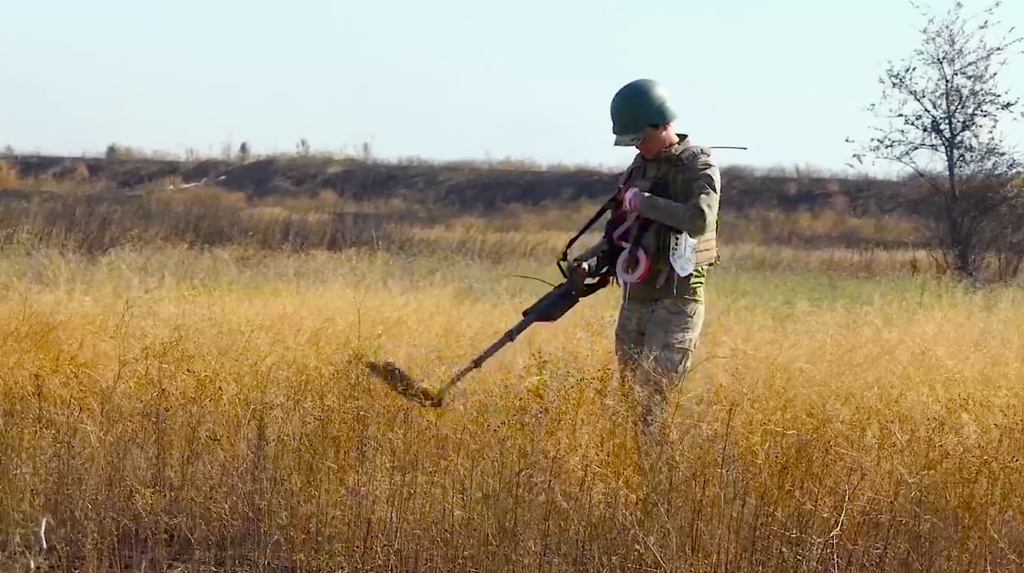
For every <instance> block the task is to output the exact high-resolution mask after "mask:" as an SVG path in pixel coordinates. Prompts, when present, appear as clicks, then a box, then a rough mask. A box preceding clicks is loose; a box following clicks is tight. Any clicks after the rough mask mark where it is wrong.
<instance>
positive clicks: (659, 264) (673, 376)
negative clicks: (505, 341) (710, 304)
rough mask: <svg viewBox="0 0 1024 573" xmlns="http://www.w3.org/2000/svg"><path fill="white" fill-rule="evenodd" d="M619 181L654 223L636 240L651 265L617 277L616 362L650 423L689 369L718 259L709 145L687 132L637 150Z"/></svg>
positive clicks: (716, 181) (716, 192)
mask: <svg viewBox="0 0 1024 573" xmlns="http://www.w3.org/2000/svg"><path fill="white" fill-rule="evenodd" d="M655 182H659V183H664V184H662V185H655ZM624 183H625V185H626V186H627V187H638V188H639V189H640V191H642V192H644V193H643V194H641V195H640V197H639V199H638V200H637V215H638V216H639V217H643V218H646V219H650V220H652V221H654V222H655V223H658V224H657V225H655V226H654V227H652V228H651V229H650V230H649V231H648V232H647V234H646V236H645V237H644V238H643V240H641V242H640V245H641V246H642V248H643V249H644V250H645V251H646V252H647V253H648V255H649V256H650V258H651V269H650V271H649V273H648V274H647V276H646V277H645V279H644V280H642V281H640V282H638V283H634V284H628V283H627V284H624V285H623V290H622V304H621V307H620V310H619V318H618V325H617V327H616V330H615V349H616V355H617V358H618V360H619V367H620V370H621V372H622V374H623V376H624V377H626V378H627V379H630V380H632V381H633V383H634V386H635V387H636V389H637V391H638V393H639V396H638V398H639V399H640V403H641V409H642V415H641V419H642V421H643V425H644V427H645V428H648V429H649V428H650V427H651V426H653V425H654V424H656V423H657V421H658V420H659V419H660V418H661V416H662V414H663V410H664V407H665V405H666V402H667V400H668V393H669V392H670V391H671V390H672V388H673V387H674V386H675V385H676V384H677V383H678V382H680V381H681V379H682V378H683V376H684V375H685V374H686V372H687V371H688V369H689V366H690V362H691V357H692V354H693V352H694V351H695V349H696V346H697V340H698V338H699V336H700V332H701V328H702V326H703V324H704V309H705V300H704V280H705V277H706V275H707V269H708V267H710V266H712V265H714V264H716V263H717V262H718V261H719V254H718V245H717V218H718V205H719V198H720V192H721V183H720V175H719V171H718V168H717V166H715V164H714V163H712V162H711V159H710V154H709V153H708V151H707V150H706V149H705V148H702V147H692V146H691V144H690V142H689V139H688V137H687V136H686V135H685V134H679V142H678V143H677V144H676V145H674V146H672V147H671V148H669V149H666V150H665V151H663V152H662V154H661V156H659V157H657V158H655V159H653V160H650V161H648V160H645V159H643V158H642V157H640V156H637V158H636V159H635V160H634V162H633V165H631V166H630V168H629V169H627V171H626V173H625V177H624ZM680 231H683V232H685V233H686V234H687V235H689V236H690V237H694V238H695V239H696V256H695V260H694V268H693V272H692V273H690V274H688V275H686V276H679V274H678V273H677V272H676V270H675V269H674V268H673V267H672V265H671V263H670V262H669V256H668V251H669V246H670V242H671V235H672V234H675V233H678V232H680Z"/></svg>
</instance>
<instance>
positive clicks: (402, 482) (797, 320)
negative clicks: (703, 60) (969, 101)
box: [0, 230, 1024, 571]
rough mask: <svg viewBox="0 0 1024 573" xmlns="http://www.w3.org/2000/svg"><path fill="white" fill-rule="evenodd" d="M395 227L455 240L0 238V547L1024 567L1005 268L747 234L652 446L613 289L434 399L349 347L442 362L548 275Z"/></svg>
mask: <svg viewBox="0 0 1024 573" xmlns="http://www.w3.org/2000/svg"><path fill="white" fill-rule="evenodd" d="M418 232H419V233H420V235H417V236H415V237H414V239H415V240H420V241H427V242H433V244H434V245H435V246H437V247H438V248H442V249H445V248H447V249H448V251H447V252H444V251H442V252H440V253H438V254H437V255H436V256H428V255H421V256H419V257H415V258H409V257H407V258H402V257H399V256H391V255H387V254H383V253H373V252H354V251H353V252H342V253H335V254H328V253H323V252H313V253H308V254H296V253H292V254H288V253H284V252H272V251H259V250H253V249H250V248H242V247H224V248H217V249H207V250H203V251H192V250H186V249H183V248H178V247H160V246H157V245H152V246H142V247H136V248H132V249H126V250H123V251H113V252H110V253H107V254H105V255H102V256H86V255H73V254H67V253H63V254H62V253H59V252H57V251H50V250H43V249H24V248H18V247H16V246H15V247H8V248H7V249H5V250H4V251H3V252H0V348H2V352H0V531H2V532H3V536H2V537H0V563H3V565H0V568H2V569H3V570H4V571H7V570H12V571H13V570H27V567H28V563H29V559H32V560H33V561H34V563H36V564H37V565H40V564H43V563H48V564H52V565H54V566H56V567H57V568H59V569H62V570H71V569H75V570H85V571H101V570H103V571H106V570H122V571H141V570H143V567H145V571H163V570H172V569H173V570H177V568H179V567H185V568H186V569H185V570H189V571H199V570H200V568H201V566H209V567H214V568H216V569H217V570H253V569H261V568H263V567H270V568H275V567H277V566H283V567H285V568H289V567H290V569H287V570H303V571H319V570H330V571H347V570H404V571H436V570H445V571H448V570H457V571H513V570H514V571H527V570H532V571H580V570H587V571H629V570H674V571H968V570H970V571H985V570H993V571H995V570H1001V571H1006V570H1020V569H1022V561H1021V560H1022V559H1024V549H1022V547H1024V529H1022V510H1024V466H1022V458H1021V453H1020V452H1021V443H1022V440H1024V411H1022V410H1021V407H1020V403H1021V398H1022V391H1021V385H1020V381H1021V380H1022V379H1024V367H1022V364H1021V363H1022V360H1021V357H1022V356H1024V326H1022V325H1024V304H1022V303H1024V295H1022V294H1021V293H1020V292H1019V291H1018V290H1015V289H1009V288H1005V289H997V290H992V291H989V292H986V293H980V294H974V293H967V292H962V291H961V290H960V289H957V288H954V287H950V286H943V285H939V284H935V283H931V282H929V281H928V280H926V279H924V278H920V277H919V278H917V279H911V278H900V279H896V278H885V277H884V276H883V275H881V274H876V275H874V276H872V277H869V278H867V279H856V278H844V279H839V278H835V275H831V274H829V273H826V272H823V271H821V270H819V271H816V272H810V271H809V270H808V269H809V267H806V266H805V267H802V268H801V269H794V268H791V267H790V266H787V265H786V264H783V263H785V261H787V260H789V261H791V262H792V261H798V260H799V259H800V257H799V256H798V255H796V254H793V253H786V252H783V251H775V252H774V255H772V254H771V253H767V252H760V251H757V249H755V248H754V247H747V251H746V253H747V255H746V256H747V258H740V259H739V260H741V261H748V262H749V261H751V260H755V259H756V260H760V261H762V263H763V264H761V265H753V264H747V265H742V264H740V265H735V266H732V267H729V266H724V267H722V268H721V269H720V270H718V271H717V272H716V273H715V274H714V275H713V276H712V278H711V280H710V287H709V304H710V307H709V315H708V322H707V327H706V330H705V333H704V336H703V338H702V346H701V348H700V352H699V355H698V357H697V363H698V367H697V369H696V371H695V373H694V376H693V377H692V379H690V380H689V381H688V382H687V384H686V385H685V386H684V387H683V388H681V389H679V391H678V392H677V393H676V395H675V396H674V399H675V402H676V403H675V404H674V405H675V406H676V407H675V408H674V409H673V416H672V419H671V421H670V428H671V435H670V438H671V439H670V441H669V443H668V446H667V447H666V448H665V449H661V450H655V451H645V450H643V449H642V448H641V447H640V444H641V442H640V441H639V440H638V438H637V436H636V435H635V431H634V430H633V429H632V424H631V420H632V410H631V409H630V403H629V402H628V400H627V399H626V398H625V396H624V395H623V394H622V393H621V392H619V391H618V389H617V383H616V378H615V365H614V361H613V357H612V339H611V337H612V330H613V326H614V320H615V311H616V304H615V303H616V294H617V293H616V292H615V291H614V290H612V289H609V290H607V291H605V292H602V293H600V294H598V295H595V296H594V297H591V298H589V299H586V300H585V301H584V302H582V303H581V304H580V306H578V307H577V308H576V309H574V310H573V311H572V312H571V313H570V314H569V315H568V316H567V317H566V318H565V319H564V320H562V321H560V322H558V323H555V324H543V325H537V326H534V327H533V328H531V329H530V330H528V331H527V333H526V334H524V335H523V336H522V337H521V338H520V339H519V340H518V341H517V342H515V343H514V344H513V345H512V346H509V347H506V348H505V349H504V350H502V351H501V353H499V354H498V355H497V356H496V357H495V358H493V359H492V360H491V361H490V362H488V363H487V364H486V365H485V366H484V367H483V369H481V370H479V371H477V372H475V373H474V374H473V375H471V376H470V377H469V378H467V379H466V380H465V381H464V382H463V383H462V384H461V385H460V386H457V387H456V389H455V390H454V392H453V394H452V395H451V402H450V404H449V405H448V406H447V407H445V408H443V409H423V408H419V407H417V406H414V405H411V404H410V403H408V402H405V401H403V400H402V399H401V398H399V397H397V396H396V395H395V394H393V393H392V392H391V391H390V390H388V389H387V388H386V387H385V386H384V385H383V384H380V383H379V382H377V381H375V380H372V379H370V378H368V377H367V375H366V373H365V371H364V369H363V367H362V360H364V359H383V358H392V359H394V360H396V361H397V362H398V363H399V364H401V365H402V366H403V367H405V368H407V369H408V370H409V371H411V372H413V373H414V374H416V375H417V376H420V377H422V378H424V379H426V380H427V383H428V384H429V385H432V386H436V385H437V384H439V383H440V382H441V380H443V378H444V377H445V376H447V375H449V374H450V373H452V372H453V371H454V370H456V369H457V368H459V367H461V366H462V365H464V364H465V363H467V362H468V361H469V359H470V358H472V356H473V355H474V354H476V353H477V352H479V351H480V350H482V349H483V348H484V347H485V346H486V345H488V344H489V343H490V342H491V341H493V340H494V339H496V338H497V337H499V336H500V335H501V334H502V333H503V332H504V330H505V329H506V328H508V327H510V326H511V325H512V324H513V323H514V322H515V321H516V320H518V319H519V312H520V311H521V310H522V309H523V308H525V306H526V305H528V304H530V303H532V302H533V301H534V300H535V299H536V297H538V296H540V295H541V294H543V293H544V292H545V291H546V289H547V287H546V286H544V285H543V284H540V283H537V282H535V281H528V280H523V279H518V278H514V277H512V275H514V274H528V275H534V276H540V277H542V278H545V279H547V280H554V279H555V278H556V277H555V273H554V272H553V269H552V267H551V266H550V265H549V263H548V262H547V261H549V260H551V257H553V252H543V254H541V252H542V251H543V249H542V248H541V247H542V244H546V243H544V241H547V239H545V238H540V239H533V240H536V241H540V243H541V244H533V243H530V240H526V239H524V240H523V241H522V242H521V243H520V245H521V249H522V251H515V252H517V253H518V254H519V255H520V256H519V258H513V257H509V258H508V261H507V262H506V263H504V264H494V263H488V264H483V263H477V264H471V263H469V262H466V261H468V260H469V259H468V258H465V257H463V256H462V255H460V251H458V249H460V248H463V247H465V246H466V245H467V243H466V241H470V238H469V235H467V236H465V237H463V240H462V242H461V243H460V242H459V241H458V240H455V239H453V238H452V235H451V233H453V232H455V231H449V232H447V233H448V234H446V232H442V231H438V230H435V231H430V230H424V231H418ZM431 233H433V235H431ZM513 238H514V237H513ZM561 240H564V237H563V238H562V239H561ZM445 241H448V242H447V243H446V242H445ZM551 241H552V242H553V243H555V244H557V243H559V242H560V241H559V240H555V239H554V238H551ZM469 244H476V245H477V247H476V248H478V249H480V250H481V252H484V253H486V252H488V249H491V248H493V244H494V243H490V242H487V240H484V239H481V240H480V242H479V243H472V242H470V243H469ZM445 245H447V247H446V246H445ZM460 245H461V246H460ZM531 245H532V246H531ZM737 253H739V254H743V251H742V249H738V250H737ZM506 254H507V253H506ZM833 255H834V257H838V256H840V255H836V254H835V253H834V254H833ZM756 256H760V259H757V258H756ZM816 256H819V257H823V256H825V255H822V254H818V255H816ZM531 257H532V258H531ZM772 261H774V264H776V266H775V267H774V268H771V265H772V264H773V263H772ZM794 264H795V263H794ZM794 270H799V271H800V272H799V274H794V273H792V272H790V271H794ZM875 270H878V269H877V268H876V269H875ZM44 519H45V520H46V524H47V525H46V530H45V538H46V541H47V549H46V551H45V554H44V553H43V552H41V551H40V550H39V548H38V546H37V544H35V543H34V542H33V539H35V538H38V537H39V536H38V529H39V525H40V523H42V522H43V520H44ZM275 570H276V569H275Z"/></svg>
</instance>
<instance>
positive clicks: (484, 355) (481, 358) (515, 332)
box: [437, 316, 536, 402]
mask: <svg viewBox="0 0 1024 573" xmlns="http://www.w3.org/2000/svg"><path fill="white" fill-rule="evenodd" d="M534 322H536V318H534V317H533V316H528V317H526V318H524V319H523V320H520V321H519V322H518V323H516V325H515V326H513V327H512V328H510V329H509V330H508V332H506V333H505V335H504V336H502V337H501V338H499V339H498V340H496V341H494V343H493V344H491V345H490V346H488V347H487V349H486V350H484V351H483V352H481V353H480V354H479V355H477V356H476V358H474V359H473V360H472V361H471V362H470V363H469V364H467V365H466V366H465V367H463V368H462V370H459V371H458V372H457V373H456V374H455V376H453V377H452V378H451V379H450V380H448V381H447V382H445V383H444V384H443V385H441V387H440V388H439V389H438V391H437V401H438V402H444V397H445V395H446V394H448V390H449V389H451V388H452V387H453V386H455V385H456V384H458V382H459V381H460V380H462V379H463V378H465V377H466V375H467V374H469V373H470V372H472V371H473V370H476V369H477V368H480V367H481V366H483V364H484V362H487V360H488V359H489V358H490V357H492V356H494V355H495V354H496V353H497V352H498V351H499V350H501V349H502V347H504V346H505V345H507V344H510V343H512V342H514V341H515V339H516V338H518V337H519V335H520V334H522V333H523V331H524V330H526V329H527V328H529V327H530V325H531V324H533V323H534Z"/></svg>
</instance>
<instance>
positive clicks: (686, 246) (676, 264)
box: [668, 233, 697, 277]
mask: <svg viewBox="0 0 1024 573" xmlns="http://www.w3.org/2000/svg"><path fill="white" fill-rule="evenodd" d="M668 260H669V262H670V263H672V268H673V269H675V270H676V273H678V274H679V276H681V277H685V276H686V275H688V274H690V273H692V272H693V268H694V267H695V266H696V263H697V239H692V238H690V236H689V235H687V234H686V233H672V243H671V246H670V247H669V253H668Z"/></svg>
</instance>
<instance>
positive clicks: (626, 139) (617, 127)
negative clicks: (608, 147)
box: [611, 80, 677, 146]
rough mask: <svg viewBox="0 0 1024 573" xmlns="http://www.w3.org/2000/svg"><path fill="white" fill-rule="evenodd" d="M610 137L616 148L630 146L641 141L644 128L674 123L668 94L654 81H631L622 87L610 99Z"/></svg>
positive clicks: (673, 111)
mask: <svg viewBox="0 0 1024 573" xmlns="http://www.w3.org/2000/svg"><path fill="white" fill-rule="evenodd" d="M611 111H612V133H614V134H615V145H623V146H633V145H636V144H637V143H639V142H640V139H641V138H643V133H644V128H645V127H647V126H649V125H663V124H666V123H672V122H673V121H675V119H676V117H677V115H676V112H675V110H673V109H672V107H671V106H669V104H668V91H667V90H666V89H665V87H664V86H662V85H661V84H659V83H658V82H656V81H654V80H634V81H632V82H629V83H628V84H626V85H624V86H622V88H620V89H619V91H618V92H616V93H615V97H613V98H612V105H611Z"/></svg>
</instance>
